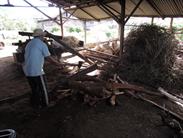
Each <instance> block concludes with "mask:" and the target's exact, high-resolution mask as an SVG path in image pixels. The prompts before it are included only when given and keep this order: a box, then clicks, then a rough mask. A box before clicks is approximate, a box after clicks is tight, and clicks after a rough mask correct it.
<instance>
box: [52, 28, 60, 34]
mask: <svg viewBox="0 0 183 138" xmlns="http://www.w3.org/2000/svg"><path fill="white" fill-rule="evenodd" d="M58 31H59V28H58V27H53V28H52V30H51V32H52V33H54V32H58Z"/></svg>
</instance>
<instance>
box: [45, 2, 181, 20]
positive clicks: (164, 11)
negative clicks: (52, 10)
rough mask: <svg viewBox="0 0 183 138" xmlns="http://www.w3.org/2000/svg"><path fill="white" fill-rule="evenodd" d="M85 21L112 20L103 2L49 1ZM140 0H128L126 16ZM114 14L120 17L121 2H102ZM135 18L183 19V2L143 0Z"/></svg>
mask: <svg viewBox="0 0 183 138" xmlns="http://www.w3.org/2000/svg"><path fill="white" fill-rule="evenodd" d="M47 1H50V2H52V3H55V4H57V5H58V6H62V7H64V9H65V10H66V11H67V12H69V13H70V14H72V15H73V16H75V17H77V18H79V19H83V20H101V19H106V18H111V17H110V16H109V14H107V13H106V12H104V10H103V9H102V7H101V5H100V4H101V0H47ZM139 1H140V0H126V9H125V12H126V13H125V14H126V16H128V15H130V14H131V12H132V11H133V9H134V8H135V7H136V5H137V4H138V3H139ZM102 3H103V4H104V5H105V7H106V8H107V9H108V10H109V11H110V12H112V14H114V15H116V16H119V14H120V12H121V6H120V3H119V0H118V1H117V0H102ZM132 16H134V17H162V18H164V17H183V0H143V1H142V3H141V4H140V5H139V7H138V8H137V9H136V11H135V12H134V14H133V15H132Z"/></svg>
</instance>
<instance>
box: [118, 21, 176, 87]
mask: <svg viewBox="0 0 183 138" xmlns="http://www.w3.org/2000/svg"><path fill="white" fill-rule="evenodd" d="M176 46H177V43H176V39H175V37H174V36H173V35H172V34H171V33H169V32H168V31H167V30H166V29H165V28H163V27H160V26H157V25H148V24H144V25H141V26H139V27H137V28H133V29H132V31H131V32H130V33H129V35H128V36H127V38H126V39H125V43H124V54H123V57H122V60H121V61H120V66H118V69H117V70H118V73H119V75H120V77H121V78H123V79H124V80H126V81H128V82H138V83H143V84H145V85H148V86H153V87H159V86H165V84H166V85H167V84H168V85H169V84H171V83H173V75H172V70H173V65H174V62H175V54H174V51H175V48H176Z"/></svg>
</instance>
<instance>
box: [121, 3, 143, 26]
mask: <svg viewBox="0 0 183 138" xmlns="http://www.w3.org/2000/svg"><path fill="white" fill-rule="evenodd" d="M142 1H143V0H140V1H139V2H138V3H137V5H136V6H135V8H134V9H133V10H132V12H131V13H130V15H129V16H128V18H127V19H126V20H125V22H124V25H125V24H126V23H127V22H128V20H129V19H130V17H131V16H132V15H133V14H134V12H135V11H136V10H137V8H138V7H139V5H140V4H141V3H142Z"/></svg>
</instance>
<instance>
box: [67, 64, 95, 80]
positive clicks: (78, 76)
mask: <svg viewBox="0 0 183 138" xmlns="http://www.w3.org/2000/svg"><path fill="white" fill-rule="evenodd" d="M97 68H98V66H97V64H93V65H91V66H90V67H88V68H86V69H84V70H81V71H79V72H77V73H76V74H74V75H72V76H70V77H69V79H77V78H80V77H81V76H83V75H86V74H87V73H90V72H92V71H94V70H96V69H97Z"/></svg>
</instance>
